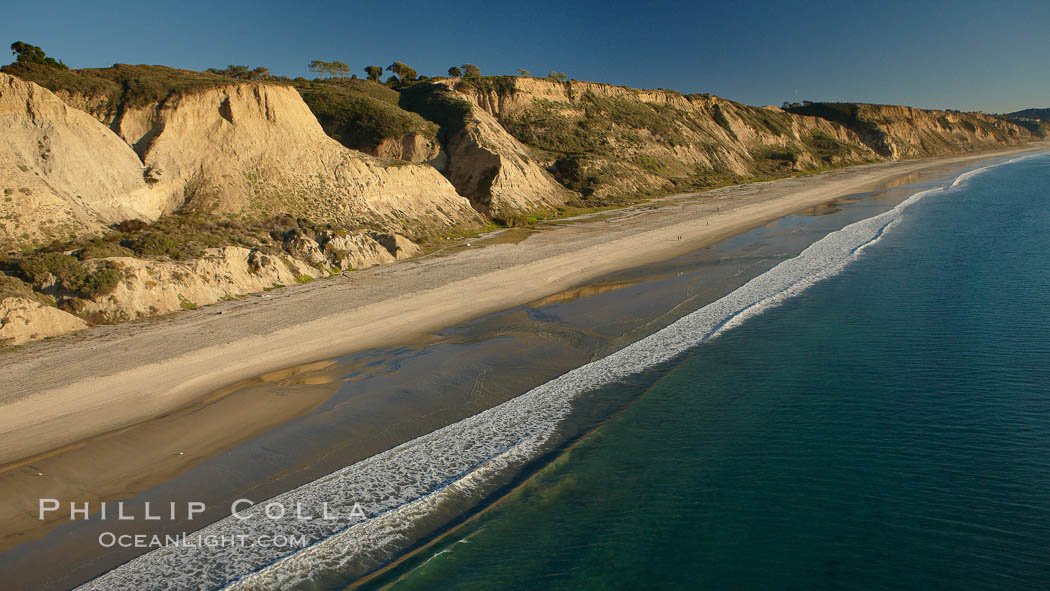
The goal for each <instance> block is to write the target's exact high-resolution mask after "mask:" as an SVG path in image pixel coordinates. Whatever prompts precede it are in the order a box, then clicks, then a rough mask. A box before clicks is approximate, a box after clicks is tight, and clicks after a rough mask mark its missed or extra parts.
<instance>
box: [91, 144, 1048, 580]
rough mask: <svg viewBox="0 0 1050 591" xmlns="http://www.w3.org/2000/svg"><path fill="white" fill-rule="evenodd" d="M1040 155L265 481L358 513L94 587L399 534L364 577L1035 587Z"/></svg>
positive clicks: (296, 556) (1044, 336)
mask: <svg viewBox="0 0 1050 591" xmlns="http://www.w3.org/2000/svg"><path fill="white" fill-rule="evenodd" d="M1048 173H1050V157H1047V156H1045V155H1044V156H1037V157H1029V158H1023V159H1015V160H1011V161H1009V162H1006V163H1001V164H999V165H997V166H991V167H988V168H984V169H980V170H977V171H972V172H969V173H966V174H964V175H962V176H959V177H956V178H948V179H944V180H942V181H940V182H937V183H934V184H932V185H930V186H927V187H923V190H922V191H919V192H918V193H916V194H914V195H912V196H910V197H908V198H907V199H905V200H904V201H903V202H900V203H899V204H897V205H896V206H895V207H892V208H890V209H888V211H887V210H886V209H887V208H886V207H882V208H876V209H877V211H878V213H873V214H872V215H870V216H864V217H863V218H860V216H857V217H858V218H860V219H857V220H856V221H853V223H851V224H850V225H848V226H846V227H845V228H842V229H841V230H834V231H831V230H829V232H830V233H827V234H826V235H824V236H823V237H822V238H820V239H819V240H817V241H816V242H814V243H813V244H812V245H810V246H808V247H806V248H805V250H803V251H802V252H801V254H798V256H793V257H789V258H784V259H783V260H780V261H779V262H778V261H776V260H771V259H770V258H769V257H766V258H765V259H763V260H765V261H768V265H767V266H768V267H771V268H768V270H765V271H764V272H762V273H761V274H759V275H758V276H756V277H754V278H753V279H750V280H749V281H747V282H746V283H743V284H742V285H739V286H734V288H733V289H732V290H731V291H730V290H727V293H725V294H724V295H721V296H720V297H719V298H718V299H716V300H715V301H712V302H710V303H707V304H706V305H703V306H702V307H700V308H699V309H689V310H683V311H680V313H678V314H676V315H675V318H677V320H675V321H674V322H673V323H671V324H670V325H669V326H666V327H665V328H662V329H661V330H658V331H656V332H654V333H652V334H649V335H648V336H645V337H644V338H641V339H640V340H637V341H635V342H633V343H631V344H628V345H626V346H624V347H623V348H621V349H619V350H617V351H615V352H613V353H611V354H608V355H606V356H603V357H601V358H598V359H597V360H595V361H592V362H591V363H587V364H585V365H583V366H582V367H579V368H577V369H573V370H571V371H568V372H566V373H564V374H562V375H560V376H559V377H557V378H556V379H554V380H551V381H550V382H547V383H546V384H543V385H541V386H539V387H536V388H533V389H531V390H529V391H528V392H526V393H524V394H522V395H520V396H517V397H515V398H512V399H510V400H508V401H506V402H503V403H502V404H499V405H498V406H494V407H492V408H490V409H489V410H486V411H484V412H481V413H479V414H476V415H474V416H472V417H469V418H466V419H463V420H460V421H458V422H456V423H454V424H451V425H449V426H447V427H444V428H441V429H438V430H436V431H434V432H432V433H429V434H427V435H425V436H423V437H420V438H417V439H414V440H412V441H408V442H406V443H404V444H402V445H399V446H398V447H395V448H394V449H391V450H389V451H386V452H383V453H380V454H378V455H375V456H372V457H370V458H368V459H366V460H363V461H360V462H357V463H354V464H353V465H350V466H347V467H346V468H344V469H341V470H338V471H336V472H333V473H332V474H329V475H327V476H324V477H322V478H319V479H317V480H315V481H312V482H309V483H307V484H304V485H302V486H300V487H298V488H296V489H294V490H292V491H289V492H287V493H284V494H281V495H278V496H277V497H275V499H274V501H275V502H280V503H283V504H288V505H290V504H293V503H294V504H301V505H305V506H307V507H316V506H317V505H319V504H320V503H322V502H324V503H328V504H333V503H334V504H335V505H337V506H336V507H335V509H338V508H339V507H338V504H339V503H340V502H342V503H344V504H347V505H349V504H356V503H361V505H363V507H364V509H365V513H366V514H367V516H368V518H367V519H362V520H360V521H357V522H353V523H350V524H348V525H347V524H341V525H339V526H338V527H336V526H334V525H333V524H330V523H320V522H299V523H296V524H290V523H288V522H285V521H271V520H264V519H259V520H255V521H250V522H241V521H239V520H232V519H225V520H222V521H219V522H217V523H215V524H213V525H212V526H209V527H208V528H206V529H205V532H206V533H211V534H216V535H222V534H224V533H228V532H232V531H237V532H239V533H244V532H245V531H248V532H249V533H251V534H252V535H264V534H271V535H272V534H279V533H281V532H287V528H288V527H290V526H293V525H294V527H296V528H297V530H296V531H297V532H298V533H304V534H306V535H308V536H309V537H310V540H311V543H310V545H309V547H307V548H306V549H304V550H301V551H298V552H295V553H292V554H288V553H286V552H285V553H281V552H279V551H277V550H273V549H266V548H255V547H251V548H240V549H237V550H236V551H230V550H223V549H215V550H214V551H211V550H207V549H205V550H197V551H193V552H188V551H180V550H179V549H168V548H165V549H163V550H160V551H155V552H152V553H149V554H146V555H144V556H142V557H140V558H138V559H136V560H134V561H132V562H130V563H128V564H127V565H125V566H123V567H120V568H118V569H116V570H114V571H112V572H110V573H109V574H107V575H105V576H103V577H102V578H100V579H97V580H95V581H94V582H92V583H89V584H88V588H146V587H150V584H151V583H154V582H155V581H156V576H157V573H159V572H167V573H178V576H179V577H180V578H173V579H170V580H171V582H172V584H176V585H177V584H178V581H179V580H182V581H183V582H187V583H188V582H191V581H192V582H193V583H194V586H197V585H204V586H205V587H207V588H214V587H222V586H226V587H228V588H234V589H237V588H245V589H248V588H304V589H318V588H321V589H342V588H345V587H346V585H348V584H351V583H353V582H354V581H355V580H356V579H358V578H359V577H360V576H362V575H366V574H368V573H369V572H371V571H372V570H374V569H376V568H378V567H381V566H383V565H384V564H387V563H388V562H389V561H390V560H391V559H392V558H394V557H396V556H399V555H401V554H402V553H403V552H405V551H406V550H413V551H412V552H410V554H409V555H408V556H407V558H405V559H404V560H402V561H400V562H397V563H395V564H394V565H393V566H391V567H389V568H387V569H385V570H383V571H382V572H381V573H380V574H378V575H376V576H373V577H372V578H370V579H368V580H366V581H364V582H363V583H361V584H360V585H358V586H359V587H361V588H386V587H393V588H402V589H434V588H441V589H559V588H563V589H580V588H583V589H588V588H591V589H607V588H690V589H692V588H705V587H717V588H748V589H751V588H777V589H784V588H800V589H801V588H805V589H812V588H828V589H839V588H858V589H878V588H895V589H899V588H920V587H921V588H966V589H971V588H994V589H1001V588H1004V587H1005V588H1039V587H1041V586H1042V583H1044V582H1045V581H1047V580H1050V560H1048V559H1050V471H1048V470H1047V467H1048V463H1050V454H1048V452H1050V427H1048V426H1047V425H1048V422H1047V418H1048V411H1050V404H1048V402H1050V314H1048V313H1050V290H1048V288H1050V235H1048V234H1047V229H1048V228H1050V175H1048ZM861 211H863V208H862V207H860V208H854V210H853V212H854V215H855V216H856V214H858V213H859V212H861ZM829 217H830V216H829ZM774 265H775V266H774ZM639 289H640V288H639ZM638 297H645V293H644V292H640V293H639V296H638ZM543 310H546V311H547V312H548V313H550V314H554V315H556V312H557V310H556V306H554V307H548V308H543ZM435 530H436V531H446V532H447V533H445V534H444V535H441V536H440V537H438V538H433V537H432V536H433V532H434V531H435ZM253 565H254V566H253ZM247 571H250V572H251V574H248V575H247V576H244V575H241V574H237V573H243V572H247ZM143 585H145V587H143Z"/></svg>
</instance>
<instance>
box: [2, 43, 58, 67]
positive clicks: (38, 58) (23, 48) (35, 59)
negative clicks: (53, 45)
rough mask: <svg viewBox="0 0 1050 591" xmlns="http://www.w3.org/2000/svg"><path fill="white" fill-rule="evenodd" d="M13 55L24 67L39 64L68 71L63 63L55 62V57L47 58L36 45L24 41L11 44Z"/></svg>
mask: <svg viewBox="0 0 1050 591" xmlns="http://www.w3.org/2000/svg"><path fill="white" fill-rule="evenodd" d="M11 54H12V55H14V56H15V61H16V62H17V63H19V64H22V65H29V64H39V65H42V66H48V67H51V68H60V69H62V70H68V69H69V68H68V67H66V65H65V64H63V63H62V62H61V61H58V60H55V58H53V57H47V54H46V53H44V50H43V49H40V48H39V47H37V46H36V45H30V44H28V43H25V42H24V41H15V42H14V43H12V44H11Z"/></svg>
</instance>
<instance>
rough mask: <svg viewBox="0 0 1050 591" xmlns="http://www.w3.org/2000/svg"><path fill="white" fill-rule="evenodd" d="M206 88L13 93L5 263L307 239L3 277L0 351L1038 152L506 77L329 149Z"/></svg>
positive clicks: (919, 113)
mask: <svg viewBox="0 0 1050 591" xmlns="http://www.w3.org/2000/svg"><path fill="white" fill-rule="evenodd" d="M135 68H140V69H142V68H146V69H148V68H150V67H147V66H142V67H135ZM190 74H192V73H190ZM206 82H207V84H206V85H203V86H201V87H199V88H195V89H193V90H192V91H172V92H170V93H168V94H166V95H165V96H164V98H161V99H156V100H153V99H150V100H143V99H142V96H137V99H136V101H133V102H122V101H120V100H117V99H118V97H117V95H113V94H112V93H111V94H110V95H105V96H102V95H99V96H91V95H84V94H77V93H76V92H68V91H64V90H62V89H56V92H57V94H54V93H52V92H50V91H48V90H45V89H43V88H41V87H39V86H37V85H35V84H33V83H31V82H25V81H22V80H20V79H18V78H14V77H12V76H9V75H7V74H0V133H2V134H3V137H4V139H5V142H4V144H2V145H0V191H2V192H3V195H2V196H0V245H2V246H3V249H2V250H3V251H4V252H8V253H11V252H17V251H18V249H20V248H24V247H26V246H31V245H34V244H35V245H37V246H39V245H42V244H44V243H46V242H49V241H52V240H68V239H70V238H72V237H75V236H79V235H83V234H90V233H95V232H100V231H102V230H104V229H105V228H106V226H108V225H110V224H113V223H115V222H121V221H125V220H132V219H138V220H145V221H152V220H157V219H158V217H160V216H163V215H164V214H169V213H173V212H178V213H189V214H194V213H200V214H203V215H201V216H192V215H191V216H182V217H180V216H175V219H205V220H212V219H222V218H228V219H227V221H226V222H224V223H232V222H229V220H236V221H238V222H245V223H249V222H250V223H255V224H257V225H258V224H261V223H263V222H262V220H270V219H271V218H272V219H277V218H278V217H289V216H282V215H280V214H290V218H300V219H302V220H306V222H308V223H305V224H303V225H302V226H297V228H298V229H293V230H287V231H285V230H284V229H283V228H282V229H280V230H279V231H277V230H275V231H273V232H270V233H271V235H272V240H269V241H268V240H267V239H260V241H259V242H250V243H242V242H237V241H233V242H226V241H223V242H219V244H248V245H249V246H250V245H251V244H256V245H257V246H258V248H244V247H242V246H224V247H219V248H209V249H208V250H207V251H206V252H205V253H204V255H203V256H199V252H198V253H197V254H194V255H193V256H194V257H196V258H192V259H189V260H187V259H186V257H185V256H183V255H182V254H176V255H171V256H173V257H174V258H175V259H177V260H171V259H169V258H166V257H167V256H168V255H166V254H159V255H158V254H157V253H155V252H154V253H149V252H147V253H145V254H142V256H143V257H152V258H135V257H130V256H108V255H104V254H95V255H90V256H95V257H98V256H106V257H107V258H90V257H89V256H88V255H83V254H78V255H77V256H83V257H85V260H84V261H83V265H84V266H85V267H86V268H87V271H88V272H94V271H97V270H99V269H103V268H104V269H107V270H108V272H107V277H109V278H110V279H113V278H114V277H119V280H114V281H116V282H115V283H112V284H109V285H110V286H111V287H112V286H114V285H115V287H112V289H109V291H106V292H105V293H104V295H97V294H96V295H91V296H87V295H85V294H84V293H82V292H75V293H74V292H73V291H69V290H70V289H72V290H74V291H75V289H79V288H67V287H62V286H63V285H65V284H64V283H63V282H62V281H63V280H60V279H59V278H58V277H55V276H50V275H46V274H45V275H44V276H43V277H42V278H41V279H40V280H39V281H38V283H39V284H35V285H34V286H33V289H30V288H29V286H28V285H25V284H22V283H21V282H19V281H18V280H16V279H14V278H13V277H7V276H3V277H0V279H5V280H8V283H10V284H11V285H15V283H17V289H14V290H11V289H6V288H5V289H6V291H5V290H0V343H4V342H6V343H20V342H24V341H26V340H30V339H33V338H41V337H46V336H50V335H53V334H60V333H62V332H67V331H70V330H76V329H79V328H82V327H84V326H86V324H85V322H84V320H85V319H86V320H89V321H92V322H117V321H123V320H130V319H135V318H140V317H142V316H147V315H150V314H157V313H165V312H171V311H174V310H178V309H181V308H192V307H195V306H197V305H204V304H209V303H213V302H216V301H220V300H222V299H224V298H230V297H237V296H240V295H245V294H251V293H256V292H260V291H262V290H264V289H267V288H270V287H273V286H275V285H289V284H291V283H293V282H305V281H310V280H312V279H314V278H319V277H322V276H325V275H328V274H332V273H337V272H341V271H345V270H348V269H359V268H364V267H368V266H372V265H378V264H386V263H390V262H393V261H395V260H398V259H403V258H406V257H409V256H413V255H414V254H416V253H417V252H419V250H420V249H419V246H418V245H417V244H415V242H414V241H413V239H415V240H417V241H418V240H419V239H420V238H426V237H429V236H434V235H440V234H442V233H445V232H448V231H450V230H453V229H457V228H462V227H471V226H475V227H476V226H479V225H481V224H483V223H486V221H487V220H486V219H485V218H484V217H483V215H482V214H484V215H485V216H488V217H490V218H492V219H496V220H508V221H510V220H512V219H514V218H515V217H520V216H524V215H528V214H531V213H533V212H537V211H549V210H551V209H555V208H558V207H560V206H562V205H564V204H566V203H567V202H570V201H572V202H573V203H574V204H584V205H587V204H590V205H604V204H609V203H622V202H625V201H627V200H633V199H636V198H638V197H644V196H651V195H658V194H666V193H671V192H677V191H686V190H693V189H701V188H706V187H712V186H717V185H722V184H730V183H736V182H744V181H747V180H753V179H767V178H777V177H781V176H785V175H789V174H792V173H796V172H804V171H814V170H820V169H824V168H829V167H836V166H843V165H848V164H855V163H864V162H874V161H880V160H885V159H900V158H912V157H922V156H934V155H943V154H952V153H959V152H968V151H974V150H982V149H992V148H998V147H1003V146H1008V145H1013V144H1018V143H1023V142H1027V141H1032V140H1035V139H1038V138H1036V137H1035V136H1034V135H1033V133H1032V132H1031V131H1029V130H1027V129H1025V128H1023V127H1020V126H1018V125H1015V124H1014V123H1011V122H1008V121H1005V120H1002V119H998V118H994V117H989V116H983V115H976V114H967V113H956V112H948V111H923V110H919V109H911V108H908V107H885V106H877V105H833V104H832V105H831V106H826V105H828V104H822V105H825V106H823V107H821V108H816V107H815V106H814V105H812V104H811V105H806V106H805V107H803V108H801V109H792V110H791V111H792V112H784V111H782V110H780V109H778V108H775V107H763V108H758V107H750V106H746V105H742V104H739V103H735V102H733V101H728V100H725V99H721V98H719V97H715V96H711V95H682V94H679V93H676V92H673V91H666V90H636V89H630V88H625V87H618V86H611V85H606V84H595V83H587V82H576V81H572V82H553V81H550V80H546V79H534V78H509V77H508V78H488V79H475V80H473V81H467V80H446V81H443V82H442V83H440V84H434V85H429V86H426V85H424V86H417V87H416V89H417V90H419V91H421V95H420V93H416V96H414V97H413V98H412V100H409V101H405V100H403V99H405V97H406V94H408V92H407V91H403V92H402V94H401V95H400V96H401V99H402V100H400V101H399V99H397V96H387V95H390V94H396V93H395V91H394V90H392V89H387V88H386V87H383V92H385V93H386V94H384V95H382V96H383V97H384V98H383V105H381V109H380V110H381V111H382V113H384V114H385V115H384V116H388V117H389V118H390V121H394V122H395V123H398V122H399V124H406V125H407V123H405V122H408V123H411V124H412V125H409V126H408V128H407V129H409V130H415V131H407V132H405V131H403V129H406V128H404V127H398V126H397V125H393V126H392V127H389V129H394V130H402V131H397V132H396V133H395V132H389V133H387V132H384V133H386V135H383V136H382V138H381V140H380V141H379V142H378V144H376V145H375V148H374V149H372V150H371V152H372V155H369V154H365V153H363V152H360V151H357V150H355V149H349V148H347V147H346V146H344V145H343V144H340V143H339V142H338V141H336V140H334V139H332V138H331V137H329V136H328V135H326V133H325V131H324V129H322V127H321V125H320V123H318V120H317V118H316V117H315V116H314V114H313V113H312V112H311V111H310V108H308V107H307V105H306V103H304V101H303V99H302V98H301V96H300V95H299V93H298V92H297V91H296V89H295V88H292V87H290V86H284V85H280V84H259V83H249V82H234V81H230V82H229V83H228V84H227V83H225V81H224V80H223V79H211V78H209V79H208V80H207V81H206ZM358 90H361V89H358ZM365 90H375V89H368V88H366V89H365ZM362 92H363V91H362ZM435 93H436V94H435ZM421 96H422V99H423V100H421ZM147 98H148V97H147ZM430 99H434V102H433V103H427V102H426V101H427V100H430ZM428 105H429V106H428ZM372 106H373V107H375V105H372ZM376 108H380V107H376ZM80 109H83V111H81V110H80ZM399 109H403V110H399ZM88 112H90V113H93V114H94V116H92V115H89V114H88ZM352 120H353V119H352ZM413 126H414V127H413ZM438 127H440V133H438V134H437V135H436V136H435V134H434V129H437V128H438ZM341 129H342V128H341ZM383 129H387V128H383ZM418 129H423V131H422V132H420V131H418ZM352 131H354V130H348V129H342V133H350V132H352ZM373 131H375V130H373ZM344 139H345V138H344ZM369 145H371V144H369ZM163 221H164V220H161V222H158V223H157V224H155V225H154V226H152V227H153V228H156V227H157V226H159V225H161V223H162V222H163ZM296 223H297V224H298V222H296ZM304 229H305V230H304ZM122 231H123V230H122ZM266 231H267V232H269V229H267V230H266ZM136 236H138V237H137V238H135V240H140V239H145V238H144V237H143V236H142V235H136ZM161 238H163V239H164V240H168V239H170V236H168V235H165V236H161V237H158V238H157V239H158V240H160V239H161ZM227 239H228V238H223V240H227ZM114 240H115V239H114ZM129 240H130V239H129ZM158 244H160V246H163V243H162V242H161V243H158ZM214 244H215V243H214V242H211V243H208V246H214ZM129 245H131V246H134V245H133V244H130V242H129ZM101 246H105V247H106V248H109V249H111V250H110V252H112V251H113V249H116V251H117V252H118V253H124V254H126V253H128V252H130V251H129V250H128V249H127V248H124V247H123V246H120V245H118V244H116V243H115V242H112V241H110V242H108V243H105V244H103V245H101ZM101 246H97V248H101ZM162 251H163V252H167V251H164V250H163V249H162ZM78 252H79V251H78ZM99 252H101V251H99ZM136 252H140V253H141V252H142V251H136ZM67 258H69V257H67ZM77 264H80V263H77ZM109 271H112V272H109ZM56 272H59V271H58V270H56ZM114 272H119V274H118V275H116V276H115V275H114ZM34 277H35V276H34ZM27 281H29V279H27ZM32 281H34V282H37V279H36V278H34V279H32ZM64 289H66V291H63V290H64ZM55 303H58V304H59V305H61V306H62V309H58V308H56V307H55V306H54V304H55ZM70 311H72V312H74V313H75V314H76V315H73V314H70V313H68V312H70ZM78 316H79V317H78Z"/></svg>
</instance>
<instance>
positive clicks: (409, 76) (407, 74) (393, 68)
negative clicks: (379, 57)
mask: <svg viewBox="0 0 1050 591" xmlns="http://www.w3.org/2000/svg"><path fill="white" fill-rule="evenodd" d="M386 69H387V71H388V72H393V73H394V75H395V76H397V79H398V81H399V82H401V83H402V84H404V83H406V82H412V81H413V80H415V79H416V78H417V75H416V71H415V70H413V69H412V68H410V67H409V66H408V65H406V64H404V63H402V62H394V63H392V64H390V65H389V66H387V67H386Z"/></svg>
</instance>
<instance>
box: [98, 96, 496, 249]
mask: <svg viewBox="0 0 1050 591" xmlns="http://www.w3.org/2000/svg"><path fill="white" fill-rule="evenodd" d="M112 126H113V128H114V129H115V130H116V131H117V132H118V133H119V134H120V136H121V137H122V138H124V140H125V141H126V142H127V143H128V144H129V145H131V146H134V147H135V150H136V152H137V153H138V154H139V156H140V157H141V159H142V162H143V163H144V164H145V166H146V167H147V169H148V171H149V172H148V175H149V176H150V178H152V179H154V183H155V189H154V190H156V191H158V192H161V193H163V194H164V195H165V196H166V199H167V206H168V209H169V210H170V211H175V210H192V211H207V212H214V213H218V214H226V215H239V216H249V217H254V218H258V217H267V216H272V215H275V214H278V213H289V214H292V215H296V216H302V217H309V218H310V219H312V220H315V221H318V222H330V223H340V224H348V223H353V224H357V225H360V226H363V227H369V228H374V229H390V230H396V231H399V232H401V233H403V234H408V235H412V236H426V235H432V234H436V233H441V232H443V231H447V230H448V229H450V228H453V227H456V226H460V225H472V224H477V223H479V222H480V221H481V220H480V218H479V217H478V215H477V213H476V212H475V211H474V210H473V209H472V208H471V206H470V203H469V202H468V201H467V200H466V199H464V198H463V197H462V196H460V195H458V194H457V193H456V191H455V189H454V188H453V187H452V186H451V185H450V184H449V183H448V182H447V181H446V179H445V178H443V177H442V175H441V174H440V173H439V172H438V171H437V170H435V169H434V168H433V167H431V166H426V165H421V164H406V163H392V162H389V161H384V160H381V159H377V158H373V157H370V156H367V155H365V154H363V153H361V152H357V151H354V150H350V149H347V148H345V147H344V146H342V145H341V144H339V143H338V142H336V141H335V140H333V139H331V138H330V137H328V136H327V135H325V133H324V131H323V130H322V129H321V126H320V124H318V122H317V119H316V118H315V117H314V116H313V114H312V113H311V112H310V110H309V108H307V106H306V104H305V103H303V101H302V98H301V97H300V96H299V94H298V93H297V92H296V91H295V89H293V88H289V87H284V86H276V85H263V84H231V85H229V86H225V87H221V88H215V89H209V90H206V91H203V92H199V93H195V94H191V95H183V96H177V97H173V98H170V99H168V100H166V101H165V102H164V103H162V104H157V105H151V106H146V107H139V108H130V109H126V110H125V111H124V112H123V113H122V114H121V115H120V116H119V117H118V118H117V119H116V120H115V121H114V122H113V124H112ZM413 149H414V143H413V144H412V146H410V147H409V148H408V150H405V151H412V150H413Z"/></svg>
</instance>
